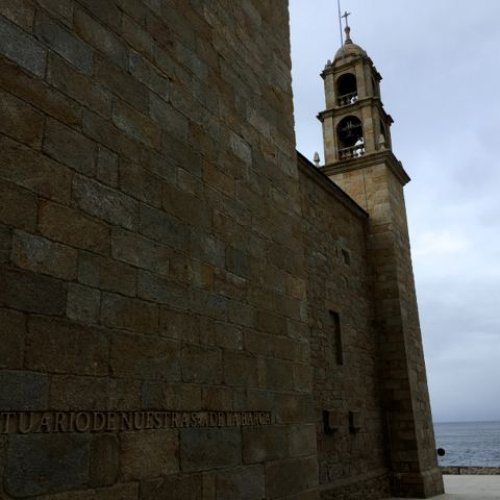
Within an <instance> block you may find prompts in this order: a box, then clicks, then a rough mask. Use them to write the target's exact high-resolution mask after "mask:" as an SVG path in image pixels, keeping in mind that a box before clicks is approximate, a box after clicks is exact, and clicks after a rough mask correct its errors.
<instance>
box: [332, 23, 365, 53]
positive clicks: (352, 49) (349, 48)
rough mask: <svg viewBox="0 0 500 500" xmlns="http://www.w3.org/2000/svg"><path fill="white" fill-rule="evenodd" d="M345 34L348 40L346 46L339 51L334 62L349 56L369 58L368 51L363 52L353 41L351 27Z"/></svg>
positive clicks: (346, 29)
mask: <svg viewBox="0 0 500 500" xmlns="http://www.w3.org/2000/svg"><path fill="white" fill-rule="evenodd" d="M345 33H346V40H345V42H344V45H343V46H342V47H340V49H339V50H337V53H336V54H335V59H334V61H336V60H337V59H340V58H341V57H348V56H362V57H367V53H366V51H365V50H363V49H362V48H361V47H360V46H359V45H357V44H355V43H353V41H352V40H351V28H350V27H349V26H347V27H346V28H345Z"/></svg>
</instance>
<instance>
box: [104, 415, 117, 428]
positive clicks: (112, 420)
mask: <svg viewBox="0 0 500 500" xmlns="http://www.w3.org/2000/svg"><path fill="white" fill-rule="evenodd" d="M106 430H107V431H116V413H115V412H114V411H110V412H108V413H107V414H106Z"/></svg>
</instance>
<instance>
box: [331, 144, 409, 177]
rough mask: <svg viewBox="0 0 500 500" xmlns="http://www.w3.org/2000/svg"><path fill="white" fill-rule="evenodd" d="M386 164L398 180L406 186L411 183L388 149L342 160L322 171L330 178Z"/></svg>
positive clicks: (400, 164) (401, 165)
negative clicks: (330, 176)
mask: <svg viewBox="0 0 500 500" xmlns="http://www.w3.org/2000/svg"><path fill="white" fill-rule="evenodd" d="M381 163H383V164H385V165H386V166H387V167H388V168H389V170H390V171H391V172H392V173H393V174H394V175H395V176H396V178H397V179H398V180H399V182H401V185H402V186H404V185H405V184H407V183H408V182H410V180H411V179H410V176H409V175H408V174H407V173H406V171H405V169H404V168H403V164H402V163H401V162H400V161H399V160H398V159H397V158H396V157H395V156H394V153H393V152H392V151H390V150H388V149H386V150H383V151H377V152H375V153H368V154H366V155H364V156H360V157H358V158H352V159H350V160H342V161H339V162H336V163H330V164H329V165H325V166H324V167H323V168H322V169H321V171H322V172H323V173H324V174H325V175H327V176H329V175H333V174H341V173H343V172H351V171H353V170H359V169H362V168H368V167H372V166H373V165H377V164H381Z"/></svg>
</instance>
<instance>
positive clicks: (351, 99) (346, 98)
mask: <svg viewBox="0 0 500 500" xmlns="http://www.w3.org/2000/svg"><path fill="white" fill-rule="evenodd" d="M357 100H358V93H357V92H349V94H344V95H341V96H339V97H337V106H349V105H350V104H354V103H355V102H356V101H357Z"/></svg>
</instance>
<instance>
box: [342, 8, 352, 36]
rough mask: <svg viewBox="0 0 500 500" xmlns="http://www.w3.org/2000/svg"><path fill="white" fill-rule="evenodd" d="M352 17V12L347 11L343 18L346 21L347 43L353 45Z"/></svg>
mask: <svg viewBox="0 0 500 500" xmlns="http://www.w3.org/2000/svg"><path fill="white" fill-rule="evenodd" d="M350 15H351V13H350V12H347V10H346V11H345V12H344V14H343V15H342V17H343V18H344V19H345V28H344V31H345V43H352V40H351V27H350V26H349V16H350Z"/></svg>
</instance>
